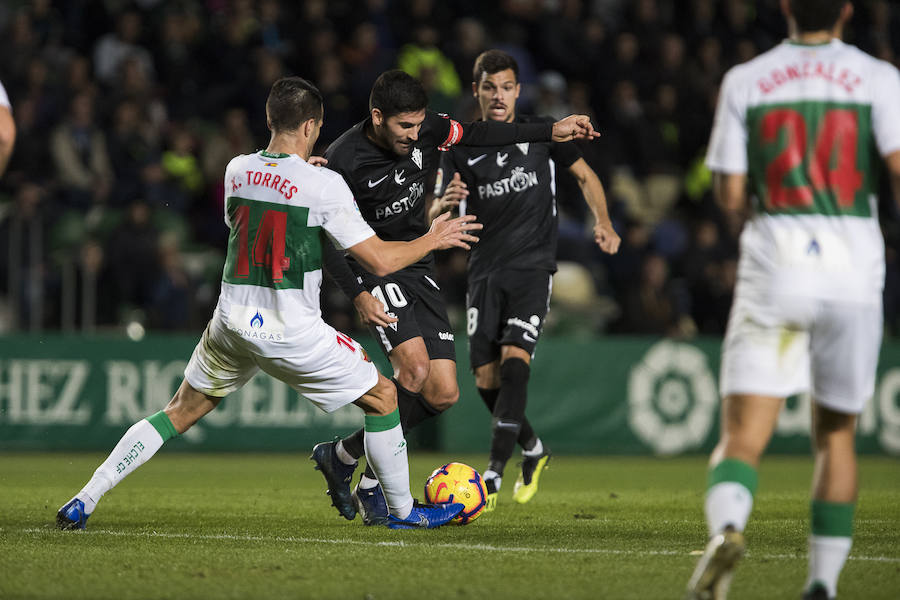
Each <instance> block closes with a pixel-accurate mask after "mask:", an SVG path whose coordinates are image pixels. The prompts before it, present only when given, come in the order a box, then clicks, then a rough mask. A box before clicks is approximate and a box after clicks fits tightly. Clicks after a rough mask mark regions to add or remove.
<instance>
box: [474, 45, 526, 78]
mask: <svg viewBox="0 0 900 600" xmlns="http://www.w3.org/2000/svg"><path fill="white" fill-rule="evenodd" d="M507 69H512V71H513V73H514V74H515V76H516V81H517V82H518V81H519V63H517V62H516V59H514V58H513V57H512V56H511V55H509V54H507V53H506V52H504V51H503V50H485V51H484V52H482V53H481V54H479V55H478V58H476V59H475V66H474V67H473V68H472V81H474V82H475V83H478V82H479V81H481V75H482V74H484V73H487V74H488V75H493V74H494V73H499V72H500V71H505V70H507Z"/></svg>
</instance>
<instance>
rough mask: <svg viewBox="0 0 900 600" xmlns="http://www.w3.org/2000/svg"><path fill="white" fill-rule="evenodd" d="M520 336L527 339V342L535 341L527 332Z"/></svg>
mask: <svg viewBox="0 0 900 600" xmlns="http://www.w3.org/2000/svg"><path fill="white" fill-rule="evenodd" d="M522 337H523V338H525V339H526V340H528V341H529V342H533V341H535V339H534V338H533V337H531V336H530V335H528V334H527V333H523V334H522Z"/></svg>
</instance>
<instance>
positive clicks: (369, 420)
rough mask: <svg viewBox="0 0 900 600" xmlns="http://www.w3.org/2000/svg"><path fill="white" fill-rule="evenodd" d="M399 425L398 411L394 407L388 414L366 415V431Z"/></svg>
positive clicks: (385, 429)
mask: <svg viewBox="0 0 900 600" xmlns="http://www.w3.org/2000/svg"><path fill="white" fill-rule="evenodd" d="M398 425H400V411H399V410H398V409H394V412H392V413H390V414H388V415H366V425H365V429H366V431H371V432H373V433H374V432H377V431H387V430H389V429H393V428H394V427H397V426H398Z"/></svg>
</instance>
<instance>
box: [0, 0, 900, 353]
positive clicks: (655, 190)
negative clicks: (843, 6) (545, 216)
mask: <svg viewBox="0 0 900 600" xmlns="http://www.w3.org/2000/svg"><path fill="white" fill-rule="evenodd" d="M854 4H855V8H856V11H855V16H854V18H853V20H852V22H851V26H850V28H849V30H848V31H846V32H845V40H846V41H848V42H850V43H853V44H856V45H858V46H860V47H861V48H862V49H864V50H866V51H867V52H869V53H871V54H874V55H875V56H878V57H880V58H883V59H886V60H889V61H893V62H894V63H895V64H898V63H900V6H898V5H897V3H891V2H886V1H857V2H855V3H854ZM778 5H779V3H778V0H762V1H755V2H754V1H745V0H683V1H675V0H633V1H630V0H497V1H496V2H482V1H481V0H456V1H454V2H446V1H443V0H304V1H302V2H297V1H295V0H133V1H128V0H55V1H54V0H30V1H21V2H19V1H16V0H7V1H5V2H3V3H2V5H0V81H2V82H3V84H4V85H5V87H6V89H7V91H8V93H9V96H10V100H11V102H12V106H13V115H14V117H15V121H16V125H17V128H18V139H17V144H16V148H15V153H14V155H13V158H12V162H11V164H10V166H9V170H8V172H7V173H6V175H5V176H4V178H3V179H2V181H0V331H16V330H25V331H27V330H35V329H51V330H52V329H62V330H86V331H92V330H103V329H108V328H122V327H123V326H124V325H125V324H127V323H131V322H136V323H141V324H143V325H144V326H146V327H147V328H148V329H150V330H152V331H159V330H190V331H194V332H195V331H197V330H198V329H200V328H202V327H203V325H204V324H205V321H206V319H207V318H208V317H209V315H210V311H211V308H212V306H213V305H214V303H215V300H216V296H217V293H218V285H219V278H220V275H221V265H222V263H223V259H224V256H223V250H224V248H225V242H226V236H227V229H226V228H225V225H224V223H223V216H222V208H223V186H222V175H223V172H224V167H225V165H226V164H227V162H228V160H229V159H230V158H231V157H233V156H234V155H237V154H241V153H248V152H253V151H255V150H257V149H260V148H264V147H265V145H266V143H267V141H268V132H267V130H266V125H265V99H266V95H267V93H268V89H269V87H270V85H271V84H272V83H273V82H274V81H275V80H276V79H278V78H279V77H281V76H283V75H289V74H291V75H300V76H303V77H306V78H308V79H310V80H312V81H313V82H315V83H316V84H317V85H318V86H319V88H320V89H321V90H322V92H323V94H324V96H325V125H324V128H323V130H322V135H321V138H320V148H319V150H320V151H321V150H323V149H324V148H325V147H326V146H327V144H328V143H329V142H331V141H332V140H334V139H335V138H336V137H337V136H338V135H340V134H341V133H342V132H343V131H344V130H345V129H347V128H348V127H350V126H352V125H353V124H354V123H356V122H357V121H359V120H361V119H363V118H364V117H365V116H366V114H367V108H368V94H369V89H370V86H371V84H372V83H373V81H374V80H375V78H376V77H377V75H378V74H380V73H381V72H382V71H384V70H386V69H389V68H394V67H400V68H402V69H405V70H406V71H408V72H410V73H411V74H413V75H415V76H417V77H419V78H420V79H421V80H422V81H423V83H424V84H425V86H426V88H427V90H428V92H429V94H430V98H431V103H432V104H431V107H432V108H433V109H435V110H438V111H441V112H448V113H450V114H452V115H453V116H454V117H456V118H457V119H459V120H463V121H466V120H473V119H475V118H477V113H476V109H477V106H476V104H475V102H474V100H473V98H472V94H471V83H470V82H471V79H472V76H471V72H472V63H473V61H474V59H475V57H476V56H477V55H478V54H479V53H480V52H482V51H483V50H485V49H487V48H492V47H496V48H501V49H503V50H505V51H507V52H509V53H511V54H512V55H513V56H515V58H516V59H517V60H518V63H519V66H520V69H521V73H520V79H521V82H522V84H523V95H522V97H521V98H520V100H519V112H522V113H536V114H546V115H552V116H555V117H562V116H565V115H567V114H571V113H586V114H589V115H591V116H592V118H593V121H594V124H595V126H596V127H597V128H598V129H599V130H600V131H601V132H602V134H603V135H602V137H601V138H600V140H599V141H595V142H593V143H590V144H583V145H582V151H583V153H584V156H585V158H586V160H587V162H588V163H589V164H590V165H591V166H592V167H593V168H594V170H595V171H596V172H597V173H598V174H599V175H600V178H601V180H602V182H603V183H604V186H605V188H606V191H607V195H608V199H609V203H610V212H611V214H612V216H613V220H614V223H615V226H616V229H617V231H618V232H619V233H620V235H621V237H622V241H623V243H622V247H621V249H620V251H619V253H618V254H617V255H615V256H604V255H602V254H601V253H600V251H599V250H598V249H597V248H596V247H595V245H594V244H593V242H592V237H591V233H590V229H591V223H589V222H588V219H589V213H588V211H587V210H586V209H585V206H584V203H583V201H582V199H581V197H580V195H579V192H578V188H577V185H576V184H575V182H574V181H572V180H569V179H567V178H566V175H567V174H561V175H560V181H559V185H558V202H559V207H560V215H561V218H560V246H559V259H560V261H561V267H560V272H559V274H558V276H557V277H556V279H555V283H554V303H555V305H556V306H557V307H558V309H557V310H551V317H550V319H551V320H550V321H548V327H549V328H555V329H556V330H557V331H579V332H587V333H589V334H596V333H602V332H616V333H634V334H652V335H670V336H691V335H696V334H701V335H702V334H713V335H716V334H721V333H722V332H723V331H724V327H725V323H726V319H727V316H728V310H729V307H730V303H731V297H732V289H733V286H734V282H735V269H736V257H737V235H738V233H739V231H740V228H741V225H742V223H741V222H740V220H736V219H734V218H732V219H730V220H729V219H728V218H726V217H724V216H723V214H722V213H721V212H720V211H719V210H718V209H717V207H716V206H715V203H714V202H713V200H712V197H711V194H710V185H709V184H710V181H709V173H708V172H707V171H706V169H705V168H704V167H703V157H704V152H705V145H706V143H707V140H708V137H709V132H710V127H711V123H712V115H713V112H714V108H715V101H716V95H717V91H718V84H719V82H720V81H721V78H722V75H723V73H724V72H725V71H726V69H728V68H729V67H730V66H732V65H734V64H736V63H739V62H743V61H746V60H748V59H751V58H752V57H754V56H755V55H756V54H758V53H760V52H762V51H765V50H767V49H769V48H770V47H772V46H773V45H775V44H777V43H779V41H780V40H781V39H783V38H784V37H785V35H786V30H785V25H784V20H783V18H782V16H781V14H780V12H779V6H778ZM897 101H898V102H900V99H897ZM888 198H889V195H888V194H886V193H883V194H882V203H881V216H882V222H883V224H884V229H885V234H886V238H887V241H888V254H887V283H886V291H885V313H886V330H887V332H888V333H889V334H890V333H893V334H894V335H897V334H900V258H898V254H897V252H898V249H900V221H898V215H897V210H896V208H895V207H893V206H892V205H891V204H890V203H888V202H887V199H888ZM465 260H466V259H465V255H464V254H462V253H456V252H448V253H442V254H441V255H440V256H439V257H438V263H439V269H440V275H441V283H442V287H443V289H444V291H445V293H446V294H447V297H448V300H449V302H450V304H451V305H452V306H453V307H454V313H455V316H456V318H459V317H460V315H461V313H462V306H463V303H464V298H465ZM323 294H324V303H323V306H324V311H325V313H326V317H327V318H328V319H329V320H330V321H331V322H332V323H333V324H334V325H335V326H336V327H338V328H339V329H344V330H347V331H358V329H359V324H358V323H357V322H356V319H355V315H354V314H353V310H352V306H351V304H350V303H349V301H348V300H347V299H345V298H343V297H342V296H341V293H340V292H339V291H337V290H336V289H335V288H334V287H332V286H326V288H325V289H324V291H323Z"/></svg>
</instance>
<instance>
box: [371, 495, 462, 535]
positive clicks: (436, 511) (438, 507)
mask: <svg viewBox="0 0 900 600" xmlns="http://www.w3.org/2000/svg"><path fill="white" fill-rule="evenodd" d="M464 508H465V506H464V505H462V504H460V503H459V502H447V503H444V504H422V503H420V502H419V501H418V500H414V501H413V509H412V512H411V513H409V516H408V517H406V518H405V519H398V518H397V517H395V516H394V515H389V516H388V520H387V526H388V527H389V528H391V529H434V528H435V527H440V526H441V525H446V524H447V523H449V522H450V521H452V520H453V519H454V517H456V515H458V514H459V513H461V512H462V511H463V509H464Z"/></svg>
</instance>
